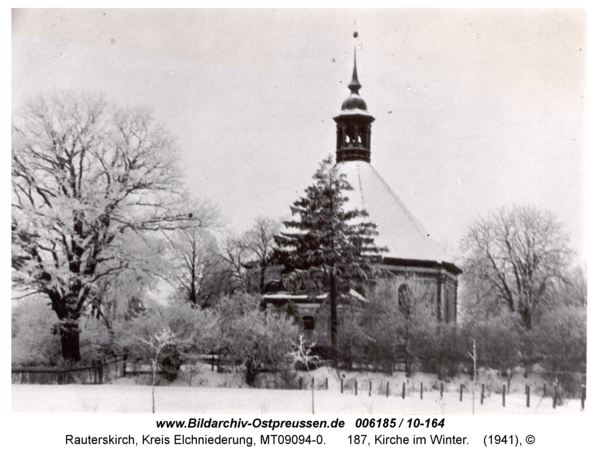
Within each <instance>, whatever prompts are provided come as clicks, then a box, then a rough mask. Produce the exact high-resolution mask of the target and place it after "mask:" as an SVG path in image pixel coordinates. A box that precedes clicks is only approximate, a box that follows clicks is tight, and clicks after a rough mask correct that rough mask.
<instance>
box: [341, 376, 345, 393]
mask: <svg viewBox="0 0 600 456" xmlns="http://www.w3.org/2000/svg"><path fill="white" fill-rule="evenodd" d="M340 386H341V387H342V394H344V379H343V378H342V381H341V382H340Z"/></svg>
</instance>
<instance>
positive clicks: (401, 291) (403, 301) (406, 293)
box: [398, 283, 413, 316]
mask: <svg viewBox="0 0 600 456" xmlns="http://www.w3.org/2000/svg"><path fill="white" fill-rule="evenodd" d="M412 301H413V295H412V291H411V290H410V288H409V286H408V285H407V284H405V283H403V284H402V285H400V287H399V288H398V306H399V307H400V310H401V311H402V312H403V313H404V314H405V315H406V316H408V315H410V308H411V306H412Z"/></svg>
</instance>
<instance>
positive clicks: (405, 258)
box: [333, 33, 462, 322]
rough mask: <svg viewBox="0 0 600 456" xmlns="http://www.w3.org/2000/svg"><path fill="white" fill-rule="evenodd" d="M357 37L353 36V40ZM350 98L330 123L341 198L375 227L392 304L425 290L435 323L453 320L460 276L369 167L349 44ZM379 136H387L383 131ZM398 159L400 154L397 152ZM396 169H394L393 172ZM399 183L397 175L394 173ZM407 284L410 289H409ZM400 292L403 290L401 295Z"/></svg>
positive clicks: (368, 120)
mask: <svg viewBox="0 0 600 456" xmlns="http://www.w3.org/2000/svg"><path fill="white" fill-rule="evenodd" d="M357 36H358V34H357V33H355V34H354V38H356V37H357ZM348 88H349V89H350V95H348V98H346V100H345V101H344V102H343V104H342V109H341V112H340V114H338V115H337V116H336V117H334V118H333V119H334V120H335V123H336V167H337V168H338V170H339V172H340V174H344V175H345V176H346V180H347V181H348V182H349V183H350V185H351V186H352V188H353V190H352V191H350V192H348V194H347V195H346V196H347V197H348V199H349V201H348V203H347V204H348V209H359V210H366V211H367V213H368V214H369V220H370V221H371V222H374V223H376V224H377V230H378V232H379V236H377V238H376V239H375V242H376V244H377V245H378V246H380V247H386V248H387V249H388V250H387V252H385V253H384V254H383V258H382V261H381V263H380V267H381V268H382V269H385V270H387V271H389V272H391V273H393V274H394V276H395V277H396V280H395V281H396V284H395V287H396V290H397V293H398V301H399V303H400V301H402V299H405V297H404V298H403V297H402V296H405V295H406V290H407V287H410V286H412V285H414V284H415V283H418V284H419V287H420V288H423V287H425V288H427V289H428V291H427V293H426V294H427V295H428V296H429V297H430V301H431V305H432V306H433V307H434V308H435V309H436V313H437V317H438V320H439V321H445V322H454V321H456V316H457V315H456V311H457V286H458V275H459V274H460V273H461V272H462V271H461V270H460V269H459V268H458V267H457V266H456V265H454V264H453V263H452V261H450V260H449V259H448V258H447V254H446V253H445V252H444V251H443V250H442V249H441V248H440V246H439V245H438V244H437V243H436V242H435V241H434V240H433V239H432V238H431V236H430V235H429V233H428V232H427V230H426V229H425V228H424V227H423V225H421V223H420V222H419V221H418V220H417V218H416V217H415V216H414V215H413V214H412V213H411V211H410V210H409V209H408V207H407V206H406V205H405V204H404V203H403V202H402V200H401V199H400V198H399V197H398V196H397V195H396V194H395V193H394V191H393V190H392V189H391V188H390V187H389V185H387V183H386V182H385V181H384V180H383V178H382V177H381V176H380V175H379V173H378V172H377V171H376V170H375V168H374V167H373V166H372V164H371V124H372V122H373V121H374V120H375V118H374V117H373V116H372V115H371V114H369V113H368V111H367V103H366V102H365V100H364V99H363V98H362V97H361V96H360V94H359V89H360V88H361V84H360V82H358V71H357V65H356V44H355V46H354V67H353V69H352V80H351V81H350V84H349V85H348ZM381 134H392V133H391V132H383V133H381ZM399 155H401V153H400V154H399ZM399 171H400V170H399ZM397 176H398V179H401V178H402V177H401V173H400V172H398V173H397ZM411 284H412V285H411ZM401 290H404V291H402V292H401Z"/></svg>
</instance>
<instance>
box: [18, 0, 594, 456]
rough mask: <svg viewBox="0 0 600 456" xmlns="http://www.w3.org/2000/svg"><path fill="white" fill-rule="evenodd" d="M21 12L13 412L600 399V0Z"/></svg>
mask: <svg viewBox="0 0 600 456" xmlns="http://www.w3.org/2000/svg"><path fill="white" fill-rule="evenodd" d="M11 14H12V17H11V27H12V29H11V79H12V80H11V94H10V96H11V119H10V121H11V137H10V141H11V168H10V169H11V200H10V201H11V211H10V214H11V280H10V287H11V306H10V313H11V315H10V318H11V342H10V348H11V352H10V360H11V385H10V396H11V404H10V410H11V411H12V415H13V416H23V415H26V414H42V415H43V416H45V417H46V418H45V419H49V418H50V419H51V417H52V416H55V414H59V415H60V414H65V413H71V414H73V413H74V414H78V415H77V416H80V415H81V416H83V417H84V418H82V419H86V418H85V416H88V415H90V414H112V415H114V416H117V415H119V416H120V415H124V414H155V415H156V416H157V417H158V416H160V415H161V414H162V415H164V414H184V415H185V416H186V417H188V416H193V417H194V419H195V420H196V419H197V420H201V419H204V420H208V419H211V418H210V417H212V419H216V418H214V417H215V416H219V414H225V415H227V416H230V415H231V416H235V419H242V420H243V419H245V418H244V417H247V416H252V417H254V416H258V417H263V418H264V416H265V415H266V416H267V417H268V416H269V415H276V416H280V415H293V416H300V415H304V417H305V418H310V419H316V418H315V417H319V416H321V417H329V418H331V419H332V420H333V419H334V418H336V417H338V418H344V419H346V421H347V422H350V421H351V422H352V423H353V424H354V421H355V418H356V417H359V416H360V417H365V418H366V417H371V416H376V417H379V416H382V417H384V418H385V417H387V418H385V419H389V420H391V419H394V420H398V422H400V420H401V419H402V417H403V416H405V417H406V418H409V417H411V416H413V417H416V416H421V417H422V418H421V420H422V421H425V417H430V418H429V419H431V420H435V423H442V424H443V423H444V417H446V422H448V418H451V417H452V416H458V415H463V416H471V417H472V416H473V415H475V416H489V415H494V416H497V415H500V416H505V415H509V416H515V415H516V416H522V415H543V416H559V417H563V418H564V417H569V419H574V420H579V419H580V418H581V417H583V416H585V415H586V414H587V413H589V412H588V410H587V408H586V407H587V404H586V400H587V391H588V388H589V387H590V384H589V382H588V378H587V372H588V363H587V360H588V356H587V353H588V342H587V336H588V329H587V328H588V314H587V290H588V260H589V252H590V245H589V236H590V233H589V232H586V226H587V225H588V217H589V206H590V205H593V204H594V203H593V201H594V200H593V199H590V198H589V197H586V177H585V176H586V169H587V166H589V162H587V158H586V155H587V154H589V153H590V150H589V134H588V130H587V129H586V122H588V120H589V119H588V118H587V115H586V112H587V110H588V109H589V89H588V83H589V82H590V81H589V80H588V79H589V78H588V66H589V62H588V28H589V25H588V12H587V10H585V9H564V8H562V9H558V8H545V9H544V8H541V9H539V8H538V9H112V8H108V9H13V10H12V13H11ZM587 125H589V123H588V124H587ZM591 386H592V387H593V386H594V385H591ZM591 394H593V393H591ZM313 415H314V416H313ZM392 417H394V418H392ZM517 418H518V417H515V419H517ZM186 419H187V418H186ZM232 419H233V418H232ZM319 419H321V418H319ZM536 419H537V418H536ZM330 421H331V420H330ZM199 422H200V421H198V423H199ZM564 422H566V421H565V420H563V421H561V423H564ZM429 423H430V422H429V421H428V427H429ZM431 423H433V421H431ZM356 426H359V423H358V421H357V424H356ZM403 426H406V422H404V424H403ZM346 427H348V425H347V426H346ZM151 431H152V430H148V432H151ZM156 431H157V430H156V429H154V432H156ZM189 431H190V432H191V430H189ZM359 431H360V429H357V430H356V431H352V432H356V433H357V434H361V432H359ZM429 431H430V432H433V430H431V429H429ZM445 431H446V430H445ZM65 432H66V431H65ZM121 432H122V433H123V434H127V432H128V431H121ZM405 432H406V434H407V435H408V436H410V435H412V434H410V432H411V430H405ZM506 432H508V431H506ZM506 432H504V431H503V433H506ZM446 433H447V434H448V435H449V434H451V432H450V431H446ZM509 433H510V432H509ZM63 434H64V432H63ZM159 434H160V432H159V433H158V434H157V435H159ZM201 434H202V436H204V435H205V433H204V431H202V433H201ZM346 434H348V435H350V431H348V432H346V433H345V434H344V435H341V434H340V439H345V444H346V445H347V446H350V447H351V446H352V445H356V444H362V443H364V444H365V445H366V444H367V443H369V442H370V440H368V439H370V438H371V437H370V436H369V437H368V439H367V441H366V442H367V443H365V442H360V439H361V438H362V437H359V438H358V440H356V439H355V437H356V436H352V435H350V437H348V435H346ZM362 434H364V432H362ZM409 434H410V435H409ZM455 434H456V435H458V433H457V431H455ZM165 435H166V434H165ZM223 435H225V434H223ZM236 435H237V434H236ZM524 437H525V435H524V434H523V435H522V436H521V435H518V436H515V437H514V438H519V439H521V438H524ZM528 437H529V436H528ZM72 438H80V437H77V436H76V437H72ZM157 438H158V437H157ZM165 438H167V437H165ZM227 438H231V439H234V437H227ZM235 438H238V437H235ZM448 438H449V437H448ZM511 438H513V436H511ZM61 439H62V440H60V441H59V443H57V445H62V446H65V445H66V446H67V447H68V446H69V438H68V437H67V441H66V442H65V440H64V439H65V437H64V435H61ZM167 439H168V438H167ZM240 439H242V437H240ZM256 439H258V437H255V440H256ZM353 439H354V440H353ZM407 439H408V437H407ZM411 439H412V437H411ZM458 440H460V438H458ZM493 440H494V437H491V438H490V444H493V443H494V442H493ZM138 442H139V445H140V446H142V444H143V443H146V442H142V441H141V437H136V445H137V444H138ZM386 442H387V443H390V442H388V441H386ZM411 442H412V441H411ZM519 442H520V441H519ZM71 443H72V442H71ZM80 443H81V442H80ZM82 443H85V442H82ZM162 443H168V442H164V441H163V442H162ZM171 443H172V441H171ZM195 443H197V442H195ZM230 443H231V444H236V445H242V446H244V445H245V444H247V443H248V442H246V441H240V442H237V441H235V442H233V441H232V442H230ZM259 443H260V442H259ZM259 443H256V445H258V444H259ZM309 443H310V442H309ZM414 443H415V444H416V443H418V442H414ZM446 443H458V444H460V443H461V442H446ZM463 443H467V444H468V443H469V442H463ZM470 443H471V448H470V449H471V450H474V449H475V448H473V446H474V445H475V444H477V445H481V446H482V447H483V443H482V442H479V441H478V442H477V443H476V442H470ZM484 443H485V440H484ZM495 443H498V442H495ZM505 443H506V442H505ZM509 443H513V442H512V441H511V442H509ZM527 443H529V442H527ZM316 444H320V442H316ZM373 444H381V442H379V441H377V440H375V441H374V443H373ZM523 445H526V444H525V443H523ZM248 446H250V445H248ZM371 446H372V445H371ZM509 446H510V445H509ZM513 446H515V445H513ZM196 448H199V447H196Z"/></svg>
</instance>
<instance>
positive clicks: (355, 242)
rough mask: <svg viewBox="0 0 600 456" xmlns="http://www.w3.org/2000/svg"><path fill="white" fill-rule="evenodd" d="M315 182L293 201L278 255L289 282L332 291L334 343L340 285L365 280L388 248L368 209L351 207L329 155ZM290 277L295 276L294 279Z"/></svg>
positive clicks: (342, 177) (278, 238) (347, 187)
mask: <svg viewBox="0 0 600 456" xmlns="http://www.w3.org/2000/svg"><path fill="white" fill-rule="evenodd" d="M313 179H314V184H313V185H311V186H310V187H308V188H307V189H306V196H304V197H301V198H300V199H298V200H297V201H296V202H294V203H293V205H292V206H291V210H292V215H293V216H294V218H293V219H292V220H290V221H286V222H284V223H283V224H284V226H285V227H286V228H288V230H289V231H288V232H283V233H281V234H280V235H278V236H275V243H276V248H275V258H276V260H277V262H278V263H280V264H282V265H284V269H283V275H284V277H286V278H287V279H288V282H292V283H294V284H297V283H302V284H304V285H307V286H308V288H309V292H311V291H314V290H315V288H316V289H318V290H319V291H321V290H323V291H327V292H328V294H329V305H330V310H331V344H332V347H333V350H334V353H335V349H336V344H337V326H338V317H337V306H338V304H339V301H340V295H341V290H344V289H348V288H349V287H350V286H351V285H353V284H356V283H365V282H366V281H368V280H369V279H370V278H371V277H373V276H374V274H375V273H376V269H375V267H374V263H375V262H376V261H377V260H378V259H379V256H378V255H379V254H380V253H381V252H383V251H384V250H385V249H382V248H379V247H377V246H376V245H375V240H374V238H375V236H377V230H376V225H375V224H374V223H371V222H369V221H367V217H368V214H367V212H366V211H364V210H358V209H353V210H347V208H346V207H344V206H345V203H346V202H347V201H348V197H347V196H345V194H344V192H348V191H350V190H352V187H351V185H350V184H349V183H348V181H347V180H346V178H345V175H344V174H339V172H338V169H337V168H336V167H335V165H334V164H333V158H332V157H331V156H329V157H328V158H327V159H325V160H323V161H322V162H321V166H320V167H319V169H318V170H317V172H316V173H315V175H314V176H313ZM289 279H291V280H289Z"/></svg>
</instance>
